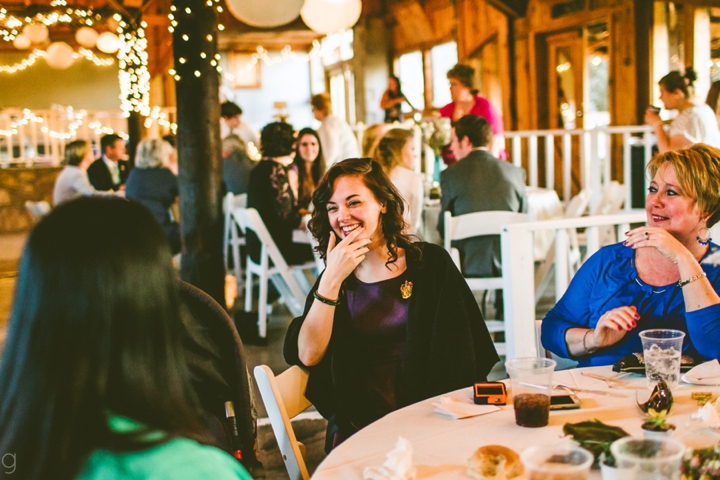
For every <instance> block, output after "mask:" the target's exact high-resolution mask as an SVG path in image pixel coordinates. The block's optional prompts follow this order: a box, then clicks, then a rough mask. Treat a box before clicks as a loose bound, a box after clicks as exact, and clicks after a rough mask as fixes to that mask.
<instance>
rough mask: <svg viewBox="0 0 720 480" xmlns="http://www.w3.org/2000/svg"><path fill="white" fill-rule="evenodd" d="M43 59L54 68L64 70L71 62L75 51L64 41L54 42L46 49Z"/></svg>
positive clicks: (73, 59)
mask: <svg viewBox="0 0 720 480" xmlns="http://www.w3.org/2000/svg"><path fill="white" fill-rule="evenodd" d="M46 53H47V55H45V61H46V62H47V64H48V65H49V66H50V68H54V69H56V70H66V69H68V68H70V65H72V64H73V62H74V61H75V58H74V57H73V55H74V54H75V51H74V50H73V49H72V47H71V46H70V45H68V44H67V43H65V42H54V43H51V44H50V46H49V47H48V48H47V50H46Z"/></svg>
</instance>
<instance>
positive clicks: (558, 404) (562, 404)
mask: <svg viewBox="0 0 720 480" xmlns="http://www.w3.org/2000/svg"><path fill="white" fill-rule="evenodd" d="M576 408H580V399H579V398H578V396H577V395H575V394H574V393H569V394H563V395H553V396H552V397H550V410H573V409H576Z"/></svg>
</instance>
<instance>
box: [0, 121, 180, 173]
mask: <svg viewBox="0 0 720 480" xmlns="http://www.w3.org/2000/svg"><path fill="white" fill-rule="evenodd" d="M174 121H175V109H174V108H162V109H161V108H158V107H155V108H153V110H152V113H151V115H150V116H149V117H147V118H145V120H144V123H145V127H146V128H147V134H148V135H151V136H158V135H159V134H161V130H163V131H168V130H172V128H171V126H172V124H173V123H174ZM127 129H128V125H127V118H125V117H124V116H123V114H122V111H121V110H119V109H118V110H77V109H73V108H72V107H63V108H54V109H49V110H29V109H23V110H21V109H5V110H0V167H6V166H10V165H17V164H20V165H27V166H31V165H36V164H50V165H59V164H60V162H61V160H62V158H63V155H64V152H65V144H66V143H68V142H71V141H73V140H88V141H90V142H91V143H92V144H93V146H94V147H95V153H96V154H97V155H99V145H100V137H102V136H103V135H106V134H109V133H115V134H117V135H120V136H121V137H123V138H127Z"/></svg>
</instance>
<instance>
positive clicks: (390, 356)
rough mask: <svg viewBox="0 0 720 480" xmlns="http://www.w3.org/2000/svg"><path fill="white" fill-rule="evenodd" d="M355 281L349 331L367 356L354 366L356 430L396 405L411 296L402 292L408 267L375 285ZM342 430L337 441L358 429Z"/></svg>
mask: <svg viewBox="0 0 720 480" xmlns="http://www.w3.org/2000/svg"><path fill="white" fill-rule="evenodd" d="M354 280H355V281H353V282H350V283H351V284H350V285H348V288H347V290H346V295H347V305H348V310H349V311H350V330H351V332H352V335H353V338H355V339H356V342H357V345H358V346H359V347H360V348H359V349H358V350H359V351H361V352H362V353H363V354H362V356H360V357H359V358H356V359H355V365H354V366H355V368H354V369H353V370H354V371H356V372H359V377H358V378H356V379H355V381H354V382H353V387H352V388H353V390H354V392H352V393H353V395H354V396H355V398H356V399H357V400H358V402H356V403H354V405H356V407H355V408H353V409H351V411H349V412H347V413H348V417H349V420H350V423H351V425H352V426H353V427H354V428H355V429H356V431H357V430H360V429H361V428H363V427H365V426H367V425H369V424H370V423H372V422H374V421H375V420H377V419H379V418H381V417H383V416H385V415H386V414H388V413H390V412H392V411H394V410H396V409H397V398H398V391H399V388H400V381H399V380H400V378H402V371H403V367H404V360H405V352H406V348H405V347H406V338H407V321H408V306H409V305H410V299H403V298H402V294H401V291H400V287H401V286H402V285H403V283H405V281H406V280H407V270H406V271H405V272H403V273H402V274H400V275H399V276H398V277H395V278H391V279H388V280H382V281H380V282H375V283H363V282H361V281H360V280H357V279H354ZM339 433H340V435H338V436H336V438H335V441H334V442H333V443H334V444H335V445H337V444H339V443H340V442H342V441H343V440H345V438H347V437H348V436H349V434H352V433H355V432H339Z"/></svg>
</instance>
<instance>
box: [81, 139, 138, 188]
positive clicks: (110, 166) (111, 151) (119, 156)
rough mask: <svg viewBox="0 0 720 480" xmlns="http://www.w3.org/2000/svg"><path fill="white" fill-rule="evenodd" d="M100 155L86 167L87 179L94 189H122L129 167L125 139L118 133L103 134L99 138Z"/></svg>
mask: <svg viewBox="0 0 720 480" xmlns="http://www.w3.org/2000/svg"><path fill="white" fill-rule="evenodd" d="M100 151H101V152H102V155H101V157H100V158H98V159H97V160H95V161H94V162H93V163H92V165H90V166H89V167H88V169H87V174H88V179H89V180H90V183H91V184H92V186H93V187H95V190H113V191H117V190H122V189H124V188H125V186H124V185H125V182H126V181H127V177H128V173H129V168H128V162H127V161H126V157H127V155H126V153H127V151H126V149H125V140H123V139H122V138H120V137H119V136H118V135H115V134H110V135H104V136H103V137H102V138H101V139H100Z"/></svg>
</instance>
